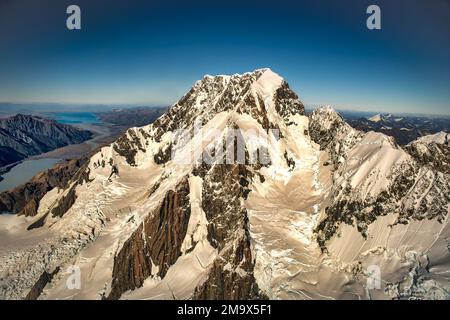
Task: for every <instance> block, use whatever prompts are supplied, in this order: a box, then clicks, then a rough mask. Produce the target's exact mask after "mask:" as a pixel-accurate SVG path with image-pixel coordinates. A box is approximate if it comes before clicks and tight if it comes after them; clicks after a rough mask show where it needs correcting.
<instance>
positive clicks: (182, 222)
mask: <svg viewBox="0 0 450 320" xmlns="http://www.w3.org/2000/svg"><path fill="white" fill-rule="evenodd" d="M448 183H449V177H448V173H445V172H442V171H439V170H436V169H435V168H433V167H430V166H425V165H422V164H420V163H419V162H418V161H417V160H415V159H414V158H413V157H412V156H410V155H409V154H408V153H406V152H405V151H403V150H402V149H401V148H399V147H398V146H397V145H396V144H395V143H394V142H393V140H392V139H391V138H388V137H386V136H384V135H383V134H378V133H373V132H369V133H362V132H359V131H357V130H354V129H352V128H351V127H350V126H349V125H348V124H346V123H345V121H344V120H343V119H342V118H341V117H340V116H339V114H337V113H336V112H335V111H334V110H333V109H332V108H331V107H324V108H320V109H318V110H316V111H315V112H314V113H313V114H311V115H310V116H309V117H307V116H305V113H304V107H303V105H302V103H301V102H300V101H299V100H298V97H297V95H296V94H295V93H294V92H293V91H292V90H291V89H290V88H289V86H288V84H287V82H286V81H284V80H283V79H282V78H281V77H280V76H279V75H277V74H276V73H274V72H272V71H271V70H270V69H260V70H256V71H254V72H250V73H246V74H242V75H232V76H215V77H214V76H205V77H204V78H203V79H202V80H200V81H198V82H197V83H195V85H194V86H193V87H192V89H191V90H190V91H189V92H188V93H186V95H185V96H183V97H182V98H181V99H180V101H178V102H177V103H176V104H175V105H174V106H172V107H171V108H170V109H169V110H168V111H167V113H166V114H164V115H163V116H162V117H160V118H159V119H158V120H157V121H156V122H154V123H153V124H151V125H148V126H144V127H141V128H131V129H129V130H128V131H127V133H126V134H125V135H124V136H122V137H121V138H119V139H118V140H117V141H116V142H114V143H113V144H111V145H110V146H106V147H104V148H102V149H101V150H100V151H99V152H98V153H97V154H95V155H94V156H93V157H92V158H91V159H90V160H89V161H88V162H87V163H86V164H85V165H84V166H83V167H82V168H81V169H80V170H79V172H78V173H77V174H76V175H74V177H73V179H72V180H71V182H70V183H69V184H68V186H67V187H65V188H61V189H58V188H55V189H53V190H51V191H49V192H48V193H47V194H46V195H45V196H44V198H43V199H42V200H41V202H40V204H39V209H38V213H37V215H36V216H34V217H13V218H11V217H5V216H0V237H1V241H2V244H3V246H2V247H1V248H0V257H1V258H0V276H1V280H0V284H1V286H0V297H1V298H9V299H11V298H29V299H35V298H39V299H188V298H192V299H256V298H265V297H268V298H271V299H282V298H285V299H336V298H371V297H372V298H389V297H398V296H402V297H403V296H408V297H409V296H414V297H429V296H430V295H432V294H434V297H438V298H443V297H444V298H445V295H446V294H448V290H449V288H448V276H446V272H447V273H448V270H449V267H450V266H449V264H448V263H449V251H448V246H449V244H448V240H447V238H448V236H449V230H448V227H447V226H448V224H447V216H448V188H449V185H448ZM29 226H32V227H29ZM27 227H28V229H29V230H27ZM424 261H427V263H424ZM371 265H377V266H379V268H380V269H381V270H382V272H381V273H382V277H383V281H384V282H383V285H382V287H381V288H380V289H374V290H369V288H367V286H366V283H367V279H368V273H367V272H366V270H367V269H368V268H369V266H371ZM67 270H72V271H73V270H79V271H80V276H81V281H80V288H75V289H74V288H73V286H71V285H67V284H68V281H69V284H70V281H72V280H73V277H74V274H71V273H68V272H67ZM408 277H413V280H414V281H412V282H411V283H412V284H411V285H410V286H409V287H408V286H407V285H409V282H407V281H409V280H408V279H409V278H408ZM417 279H419V281H415V280H417ZM427 288H428V289H429V288H432V289H429V290H428V289H427ZM405 290H406V291H405ZM408 290H409V291H408ZM421 290H422V291H421ZM424 290H425V291H426V292H425V293H423V292H424ZM427 290H428V291H427ZM431 291H432V294H431V293H430V292H431Z"/></svg>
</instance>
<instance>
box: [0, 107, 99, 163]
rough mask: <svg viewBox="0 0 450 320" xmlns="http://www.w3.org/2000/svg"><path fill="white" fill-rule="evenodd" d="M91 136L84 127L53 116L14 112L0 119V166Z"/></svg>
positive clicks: (75, 142)
mask: <svg viewBox="0 0 450 320" xmlns="http://www.w3.org/2000/svg"><path fill="white" fill-rule="evenodd" d="M91 137H92V133H91V132H90V131H87V130H80V129H77V128H75V127H72V126H68V125H65V124H61V123H58V122H56V121H53V120H49V119H45V118H41V117H37V116H30V115H23V114H17V115H15V116H12V117H9V118H3V119H0V148H1V150H2V153H1V156H0V167H3V166H5V165H8V164H11V163H13V162H17V161H20V160H22V159H25V158H27V157H29V156H32V155H37V154H41V153H44V152H48V151H51V150H54V149H57V148H60V147H63V146H66V145H69V144H77V143H81V142H83V141H86V140H88V139H90V138H91Z"/></svg>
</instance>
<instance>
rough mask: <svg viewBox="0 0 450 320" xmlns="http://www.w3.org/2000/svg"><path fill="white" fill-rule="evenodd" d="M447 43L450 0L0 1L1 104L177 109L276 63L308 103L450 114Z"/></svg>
mask: <svg viewBox="0 0 450 320" xmlns="http://www.w3.org/2000/svg"><path fill="white" fill-rule="evenodd" d="M70 4H77V5H79V6H80V7H81V12H82V30H77V31H69V30H67V29H66V18H67V14H66V13H65V12H66V8H67V6H68V5H70ZM370 4H377V5H379V6H380V8H381V19H382V30H375V31H371V30H368V29H367V28H366V18H367V14H366V13H365V12H366V8H367V6H368V5H370ZM449 39H450V1H448V0H434V1H425V0H424V1H419V0H391V1H373V0H372V1H365V0H354V1H350V0H343V1H332V0H315V1H313V0H311V1H286V0H277V1H273V0H272V1H264V0H260V1H245V0H241V1H233V0H230V1H195V0H192V1H170V0H166V1H152V0H150V1H143V0H141V1H140V0H131V1H124V0H121V1H118V0H71V1H66V0H39V1H32V0H28V1H26V0H14V1H11V0H0V102H26V103H32V102H58V103H83V104H84V103H94V104H98V103H104V104H144V105H170V104H172V103H174V102H176V101H177V100H178V99H179V98H180V97H181V96H182V95H183V94H184V93H185V92H186V91H187V90H189V88H190V87H191V86H192V84H193V83H194V82H195V81H196V80H198V79H200V78H201V77H202V76H203V75H204V74H230V73H242V72H246V71H251V70H253V69H256V68H261V67H270V68H271V69H272V70H274V71H275V72H277V73H279V74H280V75H281V76H283V77H284V78H285V79H286V80H287V81H288V82H289V84H290V85H291V87H292V88H293V89H294V90H295V91H296V92H297V93H298V94H299V96H300V98H301V100H302V101H303V102H304V103H305V104H308V105H317V104H332V105H334V106H335V107H337V108H340V109H352V110H365V111H384V112H392V113H401V112H410V113H430V114H431V113H433V114H446V115H449V114H450V90H449V88H450V40H449Z"/></svg>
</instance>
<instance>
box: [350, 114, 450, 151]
mask: <svg viewBox="0 0 450 320" xmlns="http://www.w3.org/2000/svg"><path fill="white" fill-rule="evenodd" d="M344 117H345V115H344ZM345 118H346V117H345ZM346 120H347V122H348V123H349V124H350V125H351V126H352V127H353V128H355V129H358V130H361V131H364V132H369V131H375V132H381V133H384V134H386V135H388V136H392V137H394V138H395V141H396V142H397V143H398V144H400V145H406V144H408V143H410V142H412V141H414V140H416V139H417V138H419V137H422V136H426V135H430V134H435V133H438V132H440V131H445V132H449V131H450V119H449V118H429V117H414V116H394V115H392V114H376V115H374V116H372V117H369V118H363V117H359V118H354V119H349V118H346Z"/></svg>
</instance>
